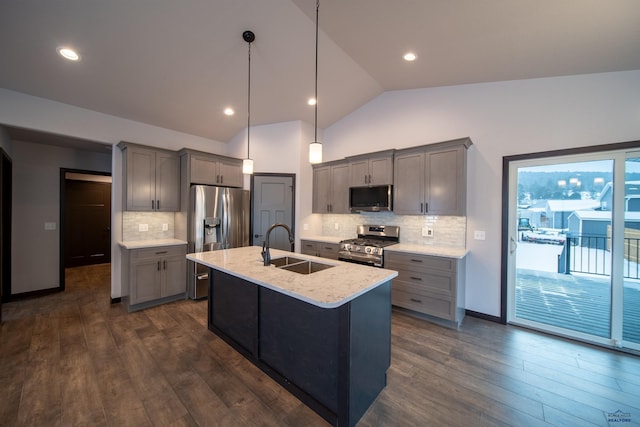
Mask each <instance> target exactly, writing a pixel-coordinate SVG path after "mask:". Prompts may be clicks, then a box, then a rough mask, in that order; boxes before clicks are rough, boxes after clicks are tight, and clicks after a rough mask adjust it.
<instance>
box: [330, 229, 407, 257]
mask: <svg viewBox="0 0 640 427" xmlns="http://www.w3.org/2000/svg"><path fill="white" fill-rule="evenodd" d="M357 232H358V237H357V238H355V239H348V240H343V241H341V242H340V251H339V252H338V259H339V260H341V261H348V262H355V263H358V264H366V265H372V266H374V267H384V249H383V248H384V247H385V246H389V245H395V244H396V243H398V242H399V241H400V227H397V226H395V225H359V226H358V230H357Z"/></svg>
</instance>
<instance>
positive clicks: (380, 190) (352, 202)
mask: <svg viewBox="0 0 640 427" xmlns="http://www.w3.org/2000/svg"><path fill="white" fill-rule="evenodd" d="M392 199H393V185H374V186H371V187H350V188H349V209H350V210H351V212H380V211H390V210H393V203H392V202H393V200H392Z"/></svg>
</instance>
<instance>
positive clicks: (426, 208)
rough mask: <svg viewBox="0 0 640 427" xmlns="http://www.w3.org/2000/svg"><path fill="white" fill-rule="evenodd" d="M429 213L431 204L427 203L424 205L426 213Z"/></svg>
mask: <svg viewBox="0 0 640 427" xmlns="http://www.w3.org/2000/svg"><path fill="white" fill-rule="evenodd" d="M427 212H429V203H427V202H425V203H424V213H427Z"/></svg>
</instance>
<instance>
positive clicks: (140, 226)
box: [138, 224, 149, 231]
mask: <svg viewBox="0 0 640 427" xmlns="http://www.w3.org/2000/svg"><path fill="white" fill-rule="evenodd" d="M138 231H149V224H138Z"/></svg>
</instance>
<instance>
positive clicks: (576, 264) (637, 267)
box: [558, 235, 640, 279]
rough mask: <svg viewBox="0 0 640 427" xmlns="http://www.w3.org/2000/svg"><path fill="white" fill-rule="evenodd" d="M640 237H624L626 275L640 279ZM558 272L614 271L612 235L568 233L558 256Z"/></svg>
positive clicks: (606, 272)
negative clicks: (612, 268)
mask: <svg viewBox="0 0 640 427" xmlns="http://www.w3.org/2000/svg"><path fill="white" fill-rule="evenodd" d="M639 260H640V238H635V237H634V238H631V237H625V238H624V278H625V279H640V263H639V262H638V261H639ZM558 273H565V274H571V273H589V274H597V275H602V276H608V275H610V274H611V237H609V236H589V235H573V236H567V239H566V240H565V243H564V248H563V249H562V253H561V254H560V255H558Z"/></svg>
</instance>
